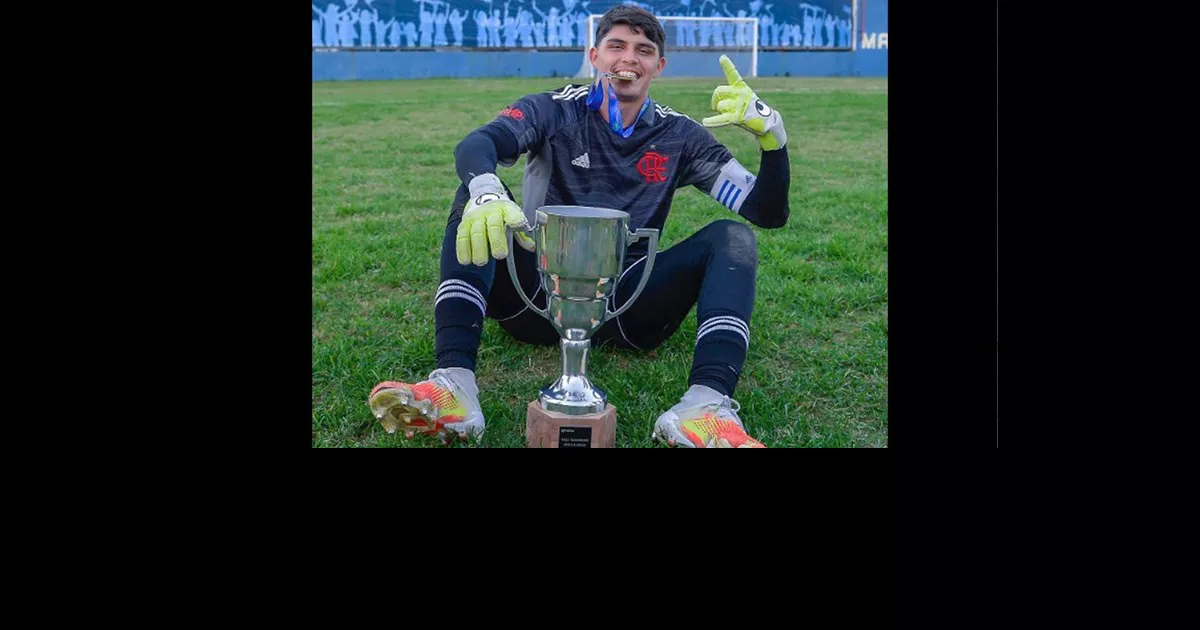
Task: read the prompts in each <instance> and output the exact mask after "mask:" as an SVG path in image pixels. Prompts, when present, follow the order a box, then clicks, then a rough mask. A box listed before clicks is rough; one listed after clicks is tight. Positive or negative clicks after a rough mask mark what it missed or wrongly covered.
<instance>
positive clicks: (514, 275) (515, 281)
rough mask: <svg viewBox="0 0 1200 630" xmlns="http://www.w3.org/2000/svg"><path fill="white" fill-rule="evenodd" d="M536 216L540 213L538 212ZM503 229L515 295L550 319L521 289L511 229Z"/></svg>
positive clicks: (548, 314) (539, 276) (547, 312)
mask: <svg viewBox="0 0 1200 630" xmlns="http://www.w3.org/2000/svg"><path fill="white" fill-rule="evenodd" d="M538 214H541V213H540V212H539V213H538ZM504 229H505V231H506V232H507V235H506V236H508V256H507V258H508V275H509V276H510V277H511V278H512V281H513V287H515V288H516V289H517V295H519V296H521V301H522V302H524V303H525V306H528V307H529V310H531V311H533V312H534V313H537V314H538V315H541V316H542V317H544V318H546V319H550V313H549V311H547V310H545V309H540V308H538V307H536V306H534V305H533V301H532V300H530V299H529V298H528V297H526V296H525V289H522V288H521V280H520V279H519V278H517V263H515V262H513V260H514V259H516V256H515V255H514V254H515V252H516V250H515V249H513V248H514V247H515V246H516V243H514V242H513V229H512V228H511V227H505V228H504ZM656 240H657V239H656ZM541 281H542V280H541V274H538V282H541Z"/></svg>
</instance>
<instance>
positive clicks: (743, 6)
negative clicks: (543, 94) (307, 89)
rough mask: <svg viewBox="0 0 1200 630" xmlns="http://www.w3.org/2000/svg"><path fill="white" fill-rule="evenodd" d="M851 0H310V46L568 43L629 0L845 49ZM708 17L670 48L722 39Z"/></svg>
mask: <svg viewBox="0 0 1200 630" xmlns="http://www.w3.org/2000/svg"><path fill="white" fill-rule="evenodd" d="M855 1H856V0H803V1H801V0H777V1H772V0H645V1H641V0H528V5H526V0H313V1H312V3H311V8H312V14H311V15H312V45H313V47H314V48H351V47H364V48H372V47H392V48H395V47H405V48H408V47H413V48H418V47H419V48H431V47H439V48H440V47H446V46H455V47H466V48H475V47H487V48H497V47H499V48H538V49H542V50H545V49H546V48H556V47H562V48H572V47H576V46H583V44H584V42H585V41H586V40H587V29H586V24H587V16H588V14H596V15H598V14H602V13H604V12H605V11H607V10H608V9H609V8H611V7H613V6H615V5H618V4H632V5H637V6H640V7H642V8H644V9H647V10H649V11H650V12H652V13H654V14H655V15H662V16H668V15H669V16H693V17H756V18H758V19H759V35H760V36H761V42H760V43H761V45H762V46H785V47H805V48H834V47H842V48H848V47H849V43H850V42H849V39H850V34H851V32H852V15H853V2H855ZM857 1H859V2H861V1H862V0H857ZM710 24H711V23H709V22H704V23H700V22H679V23H677V24H676V26H675V27H673V28H668V29H667V31H668V32H667V45H668V48H677V47H686V46H706V45H716V46H721V45H723V44H726V43H727V42H726V41H725V40H726V39H728V36H730V35H733V32H732V30H731V31H730V32H726V31H724V29H722V30H721V31H718V32H714V31H713V30H712V29H711V28H709V25H710ZM745 36H746V35H745V34H741V35H737V37H745ZM680 38H682V40H683V41H672V40H679V39H680Z"/></svg>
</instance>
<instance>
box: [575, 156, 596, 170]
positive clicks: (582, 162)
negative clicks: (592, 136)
mask: <svg viewBox="0 0 1200 630" xmlns="http://www.w3.org/2000/svg"><path fill="white" fill-rule="evenodd" d="M571 164H574V165H575V166H581V167H583V168H591V166H592V163H591V162H590V161H588V154H586V153H584V154H583V155H581V156H579V157H577V158H575V159H574V160H571Z"/></svg>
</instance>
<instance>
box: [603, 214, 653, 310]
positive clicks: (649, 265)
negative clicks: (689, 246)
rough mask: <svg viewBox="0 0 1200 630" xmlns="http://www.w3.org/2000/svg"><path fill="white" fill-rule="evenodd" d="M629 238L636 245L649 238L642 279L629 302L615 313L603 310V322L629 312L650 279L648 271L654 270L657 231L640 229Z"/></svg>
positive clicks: (614, 291) (614, 292)
mask: <svg viewBox="0 0 1200 630" xmlns="http://www.w3.org/2000/svg"><path fill="white" fill-rule="evenodd" d="M629 236H630V238H629V242H630V243H636V242H638V240H640V239H642V238H644V237H650V248H649V253H647V254H646V268H645V269H643V270H642V279H641V281H639V282H638V285H637V289H634V291H633V295H632V296H630V298H629V301H628V302H626V303H625V306H622V307H621V308H619V309H617V310H616V311H615V312H614V311H610V310H608V309H607V308H605V309H604V310H605V311H607V312H606V313H605V315H604V321H608V320H610V319H612V318H614V317H616V316H618V315H620V314H621V313H624V312H625V311H627V310H629V307H630V306H633V303H634V302H636V301H637V299H638V296H639V295H641V294H642V289H645V288H646V281H647V280H649V279H650V270H651V269H653V268H654V257H655V256H657V255H658V230H655V229H653V228H642V229H640V230H638V231H637V232H633V233H631V234H630V235H629ZM613 294H614V295H615V294H616V290H615V289H614V290H613Z"/></svg>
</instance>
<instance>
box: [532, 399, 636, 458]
mask: <svg viewBox="0 0 1200 630" xmlns="http://www.w3.org/2000/svg"><path fill="white" fill-rule="evenodd" d="M616 445H617V408H616V407H613V406H612V404H609V405H608V406H606V407H605V408H604V411H601V412H598V413H589V414H586V415H582V416H572V415H567V414H565V413H559V412H557V411H548V410H546V409H543V408H542V403H540V402H538V401H536V400H535V401H533V402H531V403H529V407H528V408H527V409H526V412H525V446H526V447H528V448H613V447H615V446H616Z"/></svg>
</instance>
